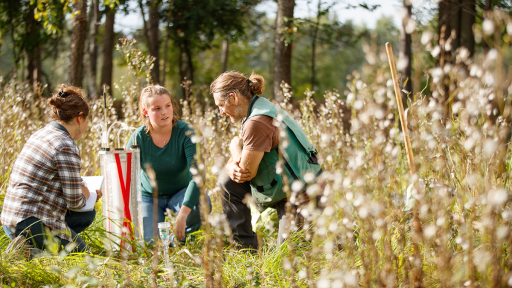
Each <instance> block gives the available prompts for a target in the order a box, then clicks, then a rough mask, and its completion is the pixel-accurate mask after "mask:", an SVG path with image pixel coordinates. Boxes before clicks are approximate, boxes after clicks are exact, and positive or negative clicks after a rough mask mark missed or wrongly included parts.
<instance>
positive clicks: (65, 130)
mask: <svg viewBox="0 0 512 288" xmlns="http://www.w3.org/2000/svg"><path fill="white" fill-rule="evenodd" d="M49 126H51V127H53V128H56V129H59V130H62V131H63V132H64V133H65V134H67V135H69V136H71V134H69V132H68V130H67V129H66V127H64V126H62V124H60V123H59V122H56V121H52V122H50V124H49Z"/></svg>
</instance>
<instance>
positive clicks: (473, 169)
mask: <svg viewBox="0 0 512 288" xmlns="http://www.w3.org/2000/svg"><path fill="white" fill-rule="evenodd" d="M505 19H508V18H499V17H496V19H495V20H494V21H496V27H508V26H507V24H508V25H512V24H511V23H510V22H508V23H504V22H503V23H502V22H498V21H509V20H505ZM511 27H512V26H511ZM511 30H512V29H511ZM508 39H509V40H510V37H509V38H508ZM509 40H508V41H509ZM509 44H510V42H506V45H503V46H499V47H494V48H492V49H490V50H489V51H488V52H487V53H486V54H485V56H484V54H479V55H477V56H475V58H474V60H473V59H470V58H468V57H467V53H464V52H465V51H464V50H463V49H461V50H460V51H459V52H458V53H457V57H456V59H453V60H452V61H451V62H450V63H446V64H444V65H443V66H440V67H436V68H433V69H430V70H428V71H425V75H424V79H423V80H424V82H426V83H427V85H426V86H425V87H422V89H423V90H422V91H421V92H419V93H416V94H414V95H412V94H409V95H408V101H407V103H406V107H405V108H406V109H407V125H408V127H409V131H410V133H409V134H410V139H411V143H412V148H413V152H414V157H415V163H414V164H415V168H416V171H417V174H415V175H414V176H411V175H410V172H409V166H408V162H407V155H406V153H405V146H404V140H403V139H404V137H403V134H402V130H401V128H400V123H399V117H398V110H397V104H396V100H395V94H394V90H393V83H392V81H391V73H390V69H389V65H388V59H387V56H386V54H385V51H384V47H376V46H375V45H371V44H368V45H366V46H365V47H363V50H364V51H365V53H366V59H367V63H366V64H365V65H364V66H363V68H362V69H361V70H359V71H354V72H353V73H352V74H350V75H347V85H346V88H345V89H344V90H343V91H327V92H325V93H323V95H322V96H323V97H322V99H321V100H320V101H317V100H313V95H314V93H318V92H312V91H307V92H306V93H305V95H300V96H301V97H299V99H300V100H294V99H296V98H293V97H292V96H293V95H291V92H290V91H291V90H290V89H289V87H286V86H283V93H284V96H285V100H284V101H283V102H282V103H278V104H279V105H281V106H282V107H283V108H284V109H286V110H287V111H288V112H289V113H290V114H292V115H293V116H294V117H295V118H296V119H297V121H298V122H299V123H300V125H301V126H302V127H303V129H304V130H305V131H306V134H307V135H308V136H309V138H310V140H311V141H312V142H313V143H314V145H315V147H316V148H317V149H318V151H319V155H320V161H321V164H322V167H323V168H324V173H323V175H322V176H321V179H320V180H321V181H326V183H327V184H326V186H325V188H324V189H321V186H320V185H318V184H317V183H309V186H308V190H307V193H308V194H309V195H310V196H317V195H319V196H321V198H320V202H321V203H319V204H321V205H322V206H324V207H325V208H324V209H323V211H320V210H318V209H317V208H316V204H317V203H313V202H311V203H310V206H309V207H308V209H305V210H303V211H302V212H301V213H302V215H303V216H304V217H305V223H304V227H303V230H302V231H299V232H294V231H293V230H294V226H296V223H290V227H289V228H290V233H289V235H288V241H286V242H285V243H284V244H283V245H281V246H276V235H277V231H276V228H277V226H276V218H277V216H276V214H275V212H274V211H272V210H270V209H268V210H265V211H262V212H258V211H257V210H255V214H256V216H255V217H257V223H256V226H255V229H256V230H257V233H258V235H259V238H260V240H261V248H260V249H259V250H258V251H257V253H253V252H251V251H248V250H244V249H237V248H236V247H235V246H234V245H233V241H232V238H231V235H230V231H229V229H228V226H227V222H226V219H225V218H224V215H223V214H222V206H221V204H220V198H219V196H218V193H219V188H218V186H217V179H218V177H219V174H220V173H222V169H223V166H224V163H225V162H226V161H227V159H228V158H229V154H228V145H229V142H230V140H231V139H232V138H233V137H234V136H235V135H238V133H239V132H240V125H233V124H230V123H229V120H228V119H227V118H224V117H222V116H220V114H219V111H218V109H217V107H216V106H215V105H214V104H213V101H212V98H211V95H209V94H208V93H207V91H208V89H207V88H206V87H192V88H190V87H188V86H187V84H186V83H185V84H184V85H185V86H187V87H188V88H190V89H189V93H187V96H186V97H185V98H184V99H181V100H180V105H181V119H182V120H183V121H185V122H188V123H190V124H191V125H193V126H194V129H195V133H196V134H195V136H194V141H195V142H196V143H197V147H198V153H197V171H193V174H194V180H195V181H196V182H197V183H198V184H199V186H200V189H201V193H202V197H205V196H206V195H209V196H210V197H211V199H212V203H213V209H212V211H211V213H204V214H203V215H205V218H204V225H203V231H201V232H200V233H198V234H197V235H196V237H195V239H193V240H191V241H189V242H187V244H186V245H184V246H178V247H175V248H171V249H170V258H171V262H172V269H171V270H170V271H168V270H165V269H164V262H163V260H162V257H161V256H160V255H159V254H158V253H157V251H152V250H148V249H145V247H143V246H140V245H136V244H134V246H135V248H136V249H135V252H133V253H129V252H125V253H109V252H108V251H106V250H105V248H104V243H103V239H104V238H105V233H106V232H105V230H104V229H103V228H102V220H103V219H102V217H101V213H98V215H97V218H96V220H95V223H94V224H93V225H92V227H90V228H88V229H87V230H86V231H84V232H83V233H82V236H83V237H82V238H84V240H85V241H86V242H87V243H88V244H89V245H90V247H91V249H92V251H93V253H94V255H83V254H72V255H68V254H67V253H66V252H65V251H62V252H60V253H57V252H55V251H47V254H46V255H45V256H43V257H39V258H35V259H32V260H29V259H27V257H26V256H25V255H24V253H23V251H22V250H18V251H15V252H13V253H10V254H7V253H0V285H2V287H40V286H44V287H96V286H100V287H252V286H261V287H322V288H323V287H358V286H360V287H505V286H512V271H511V269H510V267H512V257H510V255H509V253H510V251H511V250H510V249H511V245H512V234H511V221H512V197H511V194H510V183H509V182H510V177H511V176H512V162H511V159H510V156H511V155H510V147H509V141H510V138H511V129H510V127H511V126H510V123H511V121H512V120H511V119H512V115H511V111H512V106H511V104H512V103H511V100H512V97H511V96H510V95H509V93H510V92H512V91H511V89H512V86H509V85H510V84H511V83H510V79H511V77H510V75H511V74H510V73H512V71H511V70H509V69H508V68H509V67H503V66H502V63H503V59H504V58H505V57H506V55H508V54H507V53H508V50H507V49H508V46H509ZM118 49H119V50H120V51H121V52H122V53H124V55H125V57H126V61H127V63H129V65H127V70H126V76H124V77H123V78H122V80H121V82H119V83H116V84H115V85H114V87H113V89H116V90H117V91H119V92H120V93H121V94H122V95H123V102H122V106H121V109H119V110H116V109H114V108H113V101H112V99H111V98H109V101H108V106H109V110H108V114H109V115H110V119H109V122H110V124H112V123H114V122H115V121H122V122H124V123H126V124H127V125H128V126H130V127H137V126H138V125H139V122H138V118H137V97H138V94H139V91H140V90H141V88H142V87H143V85H144V83H147V81H148V79H146V77H148V76H147V75H149V73H148V69H149V67H151V61H152V60H151V59H150V58H147V57H145V56H143V54H142V53H140V51H138V50H137V49H135V48H133V47H132V45H131V42H129V41H124V42H123V44H122V45H120V46H119V47H118ZM424 49H427V50H428V49H435V48H433V47H425V48H424ZM31 91H32V90H31V87H29V86H28V84H26V83H23V82H21V81H17V80H16V79H10V80H9V81H5V80H0V107H1V110H2V111H3V113H2V114H1V126H0V127H1V132H0V133H1V135H0V139H1V142H0V151H1V153H0V157H1V167H0V168H1V174H0V203H2V199H3V194H4V193H5V191H6V187H7V185H8V179H9V171H10V168H11V166H12V164H13V161H14V160H15V158H16V156H17V154H18V153H19V151H20V150H21V148H22V147H23V144H24V143H25V142H26V140H27V139H28V137H29V136H30V135H31V134H32V133H33V132H34V131H36V130H37V129H39V128H41V127H43V126H44V125H45V123H47V119H46V118H45V111H47V106H46V104H45V99H44V98H43V97H41V96H38V95H33V94H32V92H31ZM263 96H265V95H263ZM317 96H318V95H317ZM102 101H103V100H102V99H96V100H94V101H92V103H90V107H91V108H92V113H91V117H92V118H91V121H90V124H89V125H90V126H89V131H88V132H87V134H85V135H84V137H82V139H81V140H80V141H78V145H79V147H80V151H81V155H82V166H83V174H84V175H97V174H99V173H100V171H99V156H98V152H99V148H100V137H99V134H98V129H97V126H98V125H99V124H101V123H102V122H103V108H102V106H103V103H102ZM116 111H121V112H122V115H118V113H117V112H116ZM114 134H116V135H114ZM128 135H129V134H128V132H123V133H122V134H121V135H120V138H121V140H120V141H121V143H126V138H127V137H128ZM110 140H111V144H112V145H111V147H114V146H117V145H116V144H115V143H117V141H118V140H117V133H113V134H112V135H111V139H110ZM122 145H124V144H122ZM279 170H280V167H278V171H279ZM411 184H413V186H411V188H410V189H408V187H409V186H410V185H411ZM413 187H416V188H413ZM287 192H288V193H290V197H294V193H295V192H296V191H293V190H292V191H287ZM203 199H204V198H203ZM96 208H97V210H98V211H100V209H101V204H97V207H96ZM204 209H207V208H204ZM258 213H259V214H258ZM172 217H173V216H172V215H170V216H169V218H170V220H172ZM170 222H171V223H173V221H170ZM8 243H9V240H8V238H7V237H6V236H5V234H4V233H3V231H2V230H0V252H3V251H4V250H5V248H6V246H7V245H8ZM155 255H156V256H155Z"/></svg>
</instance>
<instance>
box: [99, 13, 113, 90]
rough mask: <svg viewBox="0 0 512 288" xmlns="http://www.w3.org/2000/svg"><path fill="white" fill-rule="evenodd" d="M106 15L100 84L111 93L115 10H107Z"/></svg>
mask: <svg viewBox="0 0 512 288" xmlns="http://www.w3.org/2000/svg"><path fill="white" fill-rule="evenodd" d="M106 16H107V18H106V20H105V29H104V32H103V47H102V58H103V63H102V66H101V85H102V86H103V85H106V86H107V87H108V88H109V89H110V91H111V92H110V93H112V54H113V52H114V20H115V18H116V10H115V9H111V10H110V11H108V12H107V15H106Z"/></svg>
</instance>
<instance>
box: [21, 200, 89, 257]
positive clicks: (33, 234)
mask: <svg viewBox="0 0 512 288" xmlns="http://www.w3.org/2000/svg"><path fill="white" fill-rule="evenodd" d="M95 216H96V211H95V210H92V211H88V212H75V211H69V210H68V212H67V213H66V218H65V219H66V223H67V224H68V227H69V229H70V231H71V239H73V242H74V243H75V244H76V246H75V248H74V249H73V251H72V252H74V253H76V252H87V253H91V251H90V250H89V248H88V247H87V245H86V244H85V242H84V240H82V238H80V236H78V233H80V232H82V231H84V230H85V228H87V227H89V226H90V225H91V224H92V222H93V221H94V217H95ZM20 234H24V235H25V238H26V239H28V241H30V242H31V243H32V245H33V246H34V247H35V248H38V249H44V248H46V244H45V243H44V241H45V238H46V231H45V226H44V225H43V222H42V221H41V220H40V219H38V218H36V217H29V218H27V219H25V220H23V221H21V222H19V223H18V224H17V225H16V230H15V231H14V235H13V236H14V237H17V236H19V235H20ZM55 239H56V240H57V241H59V242H60V244H59V246H60V247H65V246H66V245H68V244H69V241H68V240H67V239H62V238H60V237H55Z"/></svg>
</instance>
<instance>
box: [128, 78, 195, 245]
mask: <svg viewBox="0 0 512 288" xmlns="http://www.w3.org/2000/svg"><path fill="white" fill-rule="evenodd" d="M175 103H176V102H175V101H174V99H172V97H171V94H170V93H169V91H167V90H166V89H165V88H164V87H162V86H158V85H151V86H147V87H146V88H144V89H143V90H142V92H141V95H140V98H139V117H140V120H141V122H142V123H143V124H144V125H143V126H141V127H139V128H138V129H137V130H136V131H135V132H134V133H133V135H132V136H131V137H130V140H129V141H128V146H127V147H130V146H131V145H132V144H133V141H134V139H135V138H136V139H137V144H138V145H139V146H140V165H141V168H142V169H141V174H142V175H141V186H142V224H143V226H144V240H145V241H146V242H147V243H149V244H153V243H154V242H153V240H156V239H154V238H155V237H154V235H155V234H154V233H155V232H156V231H154V230H153V229H154V228H153V223H154V221H158V222H163V221H164V220H165V214H164V213H165V212H166V211H167V209H170V210H172V211H174V212H176V213H178V216H177V218H176V222H175V223H174V234H175V235H176V236H177V237H178V239H180V240H184V239H185V235H186V234H189V233H192V232H195V231H197V230H199V228H201V217H200V212H199V205H198V203H199V194H200V193H199V188H198V187H197V185H196V183H195V182H194V180H192V175H191V174H190V167H191V165H193V163H194V162H195V160H194V155H195V154H196V145H195V144H194V143H192V141H191V139H190V136H191V134H192V133H193V131H192V129H191V128H189V125H188V124H187V123H185V122H183V121H180V120H178V113H176V111H177V110H176V108H177V105H176V104H175ZM147 164H149V165H150V166H151V168H152V169H153V170H154V171H155V174H156V184H157V187H158V195H154V194H153V188H152V186H151V181H150V179H149V177H148V175H147V173H146V172H147V168H148V167H147ZM154 201H157V202H158V207H157V211H153V202H154ZM154 212H156V215H157V219H154V217H153V213H154Z"/></svg>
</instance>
